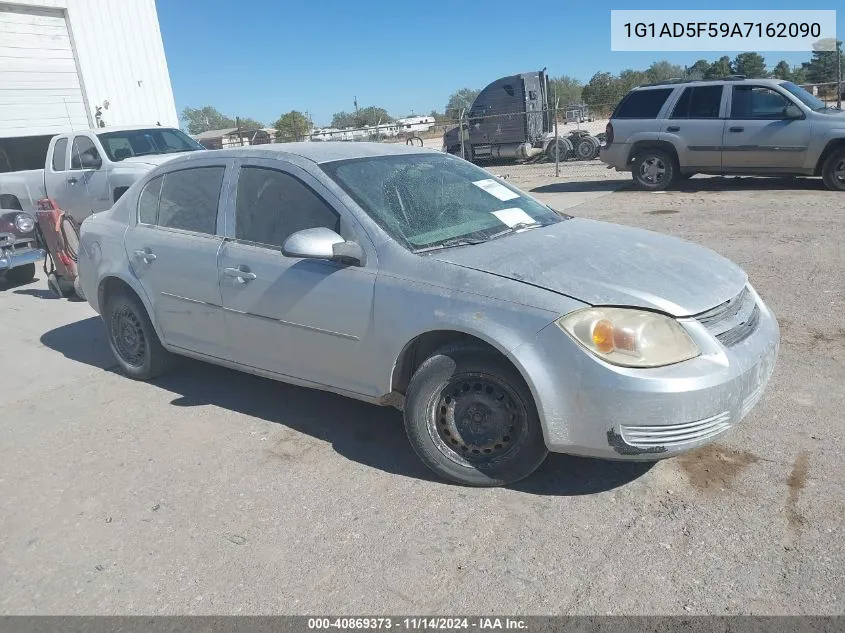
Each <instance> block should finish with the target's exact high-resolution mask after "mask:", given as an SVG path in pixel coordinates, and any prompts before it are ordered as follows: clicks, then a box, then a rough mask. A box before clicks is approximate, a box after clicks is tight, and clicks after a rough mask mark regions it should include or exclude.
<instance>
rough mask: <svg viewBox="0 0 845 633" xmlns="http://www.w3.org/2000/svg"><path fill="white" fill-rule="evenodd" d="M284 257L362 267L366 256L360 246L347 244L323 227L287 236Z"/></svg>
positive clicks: (283, 250)
mask: <svg viewBox="0 0 845 633" xmlns="http://www.w3.org/2000/svg"><path fill="white" fill-rule="evenodd" d="M282 255H284V256H285V257H300V258H302V259H328V260H330V261H334V262H340V263H341V264H346V265H348V266H363V265H364V263H365V261H366V255H365V253H364V249H363V248H361V245H360V244H358V243H356V242H347V241H346V240H344V239H343V238H342V237H341V236H340V235H338V234H337V233H335V232H334V231H332V230H331V229H327V228H325V227H322V226H320V227H316V228H313V229H303V230H302V231H297V232H296V233H292V234H291V235H289V236H288V239H286V240H285V243H284V245H282Z"/></svg>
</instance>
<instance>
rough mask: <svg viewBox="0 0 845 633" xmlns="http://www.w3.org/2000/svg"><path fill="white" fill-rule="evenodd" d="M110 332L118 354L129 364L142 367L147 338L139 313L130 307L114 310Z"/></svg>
mask: <svg viewBox="0 0 845 633" xmlns="http://www.w3.org/2000/svg"><path fill="white" fill-rule="evenodd" d="M109 334H110V336H111V340H112V343H113V344H114V347H115V349H116V350H117V353H118V355H119V356H120V358H121V359H123V360H124V361H125V362H126V363H127V364H129V365H132V366H133V367H141V366H142V365H143V364H144V359H145V358H146V355H147V339H146V337H145V336H144V328H143V327H142V326H141V320H140V319H139V318H138V315H137V314H135V312H134V311H133V310H131V309H129V308H128V307H125V306H124V307H122V308H120V309H118V310H116V311H114V312H113V313H112V315H111V318H110V319H109Z"/></svg>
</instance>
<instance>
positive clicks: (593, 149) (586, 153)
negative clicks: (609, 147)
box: [576, 135, 601, 160]
mask: <svg viewBox="0 0 845 633" xmlns="http://www.w3.org/2000/svg"><path fill="white" fill-rule="evenodd" d="M599 151H601V143H599V142H598V140H597V139H596V138H595V137H592V136H590V135H586V136H583V137H581V140H580V141H578V147H577V151H576V153H577V154H578V158H579V159H580V160H593V159H594V158H596V157H597V156H598V155H599Z"/></svg>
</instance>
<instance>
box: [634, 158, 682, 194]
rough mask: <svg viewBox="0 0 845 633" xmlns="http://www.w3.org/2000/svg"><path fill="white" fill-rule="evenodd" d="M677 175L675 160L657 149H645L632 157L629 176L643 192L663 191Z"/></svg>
mask: <svg viewBox="0 0 845 633" xmlns="http://www.w3.org/2000/svg"><path fill="white" fill-rule="evenodd" d="M677 173H678V168H677V165H675V159H674V158H673V157H672V156H670V155H669V154H667V153H666V152H664V151H663V150H659V149H647V150H643V151H641V152H640V153H639V154H637V155H636V156H635V157H634V164H633V168H632V170H631V176H632V177H633V179H634V184H635V185H636V186H637V187H639V188H640V189H644V190H645V191H663V190H664V189H666V188H667V187H669V185H671V184H672V182H674V180H675V178H676V174H677Z"/></svg>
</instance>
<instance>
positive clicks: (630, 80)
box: [617, 68, 651, 96]
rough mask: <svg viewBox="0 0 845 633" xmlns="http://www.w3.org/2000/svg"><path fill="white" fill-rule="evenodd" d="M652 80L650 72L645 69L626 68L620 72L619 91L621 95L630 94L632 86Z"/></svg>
mask: <svg viewBox="0 0 845 633" xmlns="http://www.w3.org/2000/svg"><path fill="white" fill-rule="evenodd" d="M649 81H651V80H650V78H649V76H648V73H647V72H645V71H643V70H631V69H630V68H626V69H625V70H623V71H622V72H621V73H619V78H618V79H617V91H618V93H619V95H620V96H624V95H626V94H628V92H629V91H630V90H631V89H632V88H636V87H637V86H642V85H643V84H647V83H648V82H649Z"/></svg>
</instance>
